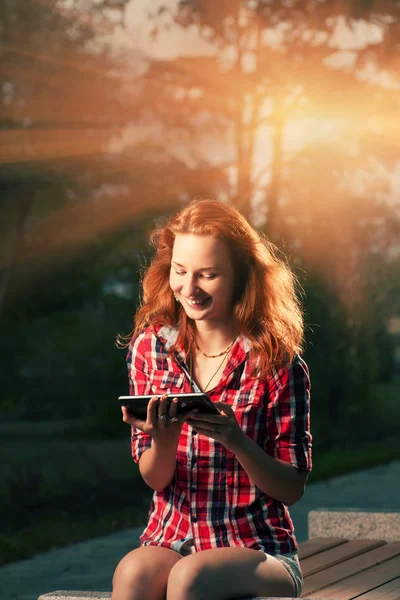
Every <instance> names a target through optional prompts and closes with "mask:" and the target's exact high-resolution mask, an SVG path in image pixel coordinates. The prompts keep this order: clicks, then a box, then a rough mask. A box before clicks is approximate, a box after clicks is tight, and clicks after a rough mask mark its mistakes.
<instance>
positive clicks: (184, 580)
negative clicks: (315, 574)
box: [167, 548, 296, 600]
mask: <svg viewBox="0 0 400 600" xmlns="http://www.w3.org/2000/svg"><path fill="white" fill-rule="evenodd" d="M295 595H296V594H295V585H294V581H293V579H292V577H291V576H290V574H289V573H288V571H287V570H286V568H285V567H284V566H283V565H282V564H281V563H280V562H279V561H278V560H277V559H276V558H274V557H273V556H269V555H266V554H265V553H264V552H261V551H258V550H251V549H249V548H216V549H212V550H204V551H203V552H198V553H195V554H191V555H190V556H186V557H185V558H183V559H182V560H181V561H180V562H179V563H177V564H176V565H175V566H174V567H173V568H172V569H171V573H170V576H169V579H168V587H167V600H233V599H235V598H246V597H247V596H281V597H287V598H288V597H291V598H293V597H295Z"/></svg>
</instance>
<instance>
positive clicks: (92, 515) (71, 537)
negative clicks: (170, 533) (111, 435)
mask: <svg viewBox="0 0 400 600" xmlns="http://www.w3.org/2000/svg"><path fill="white" fill-rule="evenodd" d="M35 427H36V424H33V425H32V424H31V425H30V432H29V436H28V438H29V439H26V436H25V433H26V432H25V431H24V426H21V425H20V424H18V425H16V426H15V427H9V429H8V431H9V432H10V431H11V430H13V434H14V435H13V437H12V440H13V441H11V439H10V437H9V436H7V439H6V440H4V439H3V438H0V439H1V440H2V441H1V444H0V462H1V464H2V471H1V477H0V531H1V532H2V533H1V534H0V565H1V564H5V563H7V562H11V561H15V560H20V559H23V558H27V557H29V556H31V555H33V554H35V553H37V552H40V551H45V550H49V549H51V548H54V547H61V546H65V545H68V544H71V543H74V542H77V541H81V540H85V539H88V538H90V537H96V536H101V535H105V534H108V533H112V532H115V531H119V530H122V529H127V528H130V527H135V526H140V525H142V524H143V523H144V521H145V519H146V516H147V512H148V505H149V500H150V497H151V490H150V489H149V488H148V487H147V486H146V484H145V483H144V482H143V480H142V478H141V476H140V474H139V471H138V468H137V466H136V465H135V464H134V463H133V461H132V459H131V457H130V448H129V434H128V436H127V438H126V439H125V440H103V441H102V440H89V441H85V440H80V439H77V440H63V439H59V438H60V433H59V431H58V429H59V427H58V424H57V423H56V424H55V428H54V430H55V431H56V432H57V433H56V439H51V434H50V430H51V428H52V424H51V423H48V424H38V432H39V436H37V438H36V440H35V439H34V436H33V430H34V429H35ZM44 430H46V433H45V434H44ZM0 435H1V432H0Z"/></svg>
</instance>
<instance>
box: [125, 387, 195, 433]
mask: <svg viewBox="0 0 400 600" xmlns="http://www.w3.org/2000/svg"><path fill="white" fill-rule="evenodd" d="M157 408H158V410H157ZM177 408H178V399H177V398H173V399H172V402H171V404H170V406H169V409H168V395H167V394H164V395H163V396H161V397H159V396H153V398H151V400H150V401H149V403H148V405H147V417H146V420H145V421H143V420H142V419H137V418H136V417H132V415H130V414H129V411H128V409H127V408H126V407H125V406H121V410H122V420H123V421H124V422H125V423H128V425H131V426H133V427H136V428H137V429H140V431H143V432H144V433H148V434H149V435H150V436H151V437H152V438H153V439H154V440H155V441H156V442H161V443H163V442H172V441H174V442H175V441H176V440H177V438H179V435H180V433H181V429H182V425H183V423H184V422H185V421H187V419H190V417H192V416H193V415H194V414H195V413H196V412H197V409H194V410H192V411H190V412H189V413H187V414H186V415H182V416H180V417H177V416H176V413H177Z"/></svg>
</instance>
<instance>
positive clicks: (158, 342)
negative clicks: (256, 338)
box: [127, 326, 311, 554]
mask: <svg viewBox="0 0 400 600" xmlns="http://www.w3.org/2000/svg"><path fill="white" fill-rule="evenodd" d="M176 338H177V331H176V330H175V329H172V328H169V327H167V326H164V327H158V328H156V329H150V328H149V329H146V330H144V331H142V332H140V333H139V334H137V335H136V336H135V337H134V338H133V339H132V341H131V343H130V346H129V350H128V355H127V363H128V371H129V381H130V393H131V394H153V393H154V394H155V395H156V394H160V395H161V394H163V393H166V392H168V393H171V392H172V393H179V392H190V391H192V389H191V385H190V379H189V377H188V376H187V374H186V373H187V365H186V363H185V360H186V355H185V352H184V351H183V349H182V350H181V351H180V352H179V353H175V355H169V354H168V353H167V350H168V348H169V347H170V346H171V345H172V344H173V343H174V342H175V341H176ZM249 350H250V343H249V341H248V340H247V339H246V338H244V337H239V338H238V339H237V341H236V342H235V344H234V346H233V348H232V350H231V353H230V356H229V359H228V362H227V364H226V367H225V369H224V371H223V373H222V377H221V380H220V382H219V383H218V384H217V386H216V387H215V388H214V389H213V390H210V391H209V392H208V395H209V396H210V398H211V399H212V400H213V401H214V402H218V401H222V402H227V403H229V404H230V405H231V406H232V408H233V410H234V412H235V416H236V419H237V421H238V423H239V425H240V427H241V428H242V429H243V431H244V432H245V433H246V435H248V436H249V437H250V438H251V439H252V440H254V441H255V442H256V443H257V444H258V445H259V446H261V448H263V449H264V451H265V452H266V453H267V454H269V455H270V456H273V457H275V458H278V459H280V460H283V461H285V462H288V463H290V464H291V465H293V466H294V467H295V468H296V469H298V470H301V471H310V470H311V435H310V432H309V389H310V384H309V377H308V369H307V366H306V364H305V362H304V361H303V360H302V359H301V358H300V357H299V356H297V357H296V358H295V360H294V361H293V362H292V363H291V364H290V363H289V362H288V363H287V364H285V365H284V366H282V367H281V368H279V369H271V372H270V374H269V376H268V377H267V378H266V379H265V380H263V381H260V380H259V379H257V378H254V377H252V376H251V365H250V361H249V360H247V356H248V352H249ZM181 365H182V366H181ZM185 370H186V373H185ZM150 446H151V437H150V436H149V435H148V434H145V433H143V432H141V431H139V430H138V429H135V428H132V456H133V459H134V460H135V461H136V462H138V461H139V459H140V456H141V455H142V453H143V452H144V451H145V450H147V449H148V448H150ZM189 539H190V540H193V544H194V546H195V549H196V551H199V550H207V549H209V548H216V547H221V546H238V547H246V548H253V549H256V550H262V551H264V552H267V553H269V554H286V553H288V552H294V551H296V550H297V542H296V539H295V537H294V532H293V523H292V521H291V518H290V515H289V512H288V509H287V507H286V506H285V505H284V504H282V502H279V501H278V500H275V499H274V498H271V497H270V496H268V494H265V493H264V492H262V491H261V490H260V489H259V488H258V487H257V486H256V485H255V484H254V483H253V482H252V481H251V480H250V479H249V477H248V475H247V473H246V471H245V470H244V469H243V467H242V466H241V465H240V463H239V462H238V460H237V459H236V458H235V455H234V454H232V452H229V451H228V450H226V449H225V447H224V446H223V445H222V444H220V443H219V442H216V441H214V440H212V439H211V438H209V437H207V436H205V435H202V434H200V433H199V434H197V433H196V432H195V431H193V429H192V427H191V426H190V425H188V424H186V423H185V424H184V425H183V427H182V432H181V435H180V439H179V444H178V449H177V455H176V471H175V475H174V477H173V480H172V481H171V483H170V484H169V485H168V486H167V487H166V488H164V490H162V491H156V492H154V495H153V500H152V502H151V506H150V511H149V517H148V522H147V526H146V528H145V530H144V532H143V534H142V535H141V537H140V541H141V544H142V545H158V546H164V547H165V548H172V549H175V550H178V551H179V548H180V547H181V546H182V545H183V543H184V542H185V541H187V540H189Z"/></svg>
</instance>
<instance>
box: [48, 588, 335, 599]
mask: <svg viewBox="0 0 400 600" xmlns="http://www.w3.org/2000/svg"><path fill="white" fill-rule="evenodd" d="M110 598H111V592H75V591H68V590H58V591H57V592H50V593H49V594H42V595H41V596H39V598H38V600H109V599H110ZM243 600H293V598H272V597H271V596H257V598H244V599H243ZM302 600H307V598H302ZM313 600H318V598H314V599H313ZM325 600H329V598H328V599H325ZM331 600H333V599H331Z"/></svg>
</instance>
